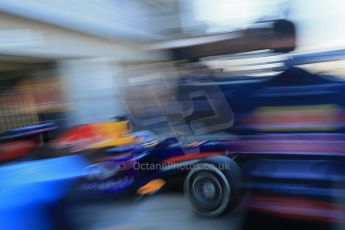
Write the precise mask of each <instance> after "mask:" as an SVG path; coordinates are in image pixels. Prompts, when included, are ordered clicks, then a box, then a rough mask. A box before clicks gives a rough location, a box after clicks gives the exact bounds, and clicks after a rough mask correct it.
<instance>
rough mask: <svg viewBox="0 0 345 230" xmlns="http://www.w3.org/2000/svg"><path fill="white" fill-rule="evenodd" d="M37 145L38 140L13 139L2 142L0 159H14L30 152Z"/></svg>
mask: <svg viewBox="0 0 345 230" xmlns="http://www.w3.org/2000/svg"><path fill="white" fill-rule="evenodd" d="M36 146H37V142H36V141H28V140H22V141H20V140H19V141H12V142H8V143H2V144H0V161H8V160H13V159H16V158H19V157H22V156H25V155H27V154H28V153H30V152H31V151H32V150H33V149H34V148H35V147H36Z"/></svg>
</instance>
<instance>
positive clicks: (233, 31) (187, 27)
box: [0, 0, 345, 229]
mask: <svg viewBox="0 0 345 230" xmlns="http://www.w3.org/2000/svg"><path fill="white" fill-rule="evenodd" d="M277 19H288V20H290V21H292V22H293V23H294V24H295V26H296V47H295V49H294V50H293V51H291V52H289V53H277V52H272V48H274V47H275V46H276V45H275V43H274V41H269V42H268V41H267V40H270V39H269V38H270V36H271V33H272V27H270V23H271V22H272V20H277ZM344 21H345V2H344V1H343V0H327V1H326V0H303V1H297V0H68V1H67V0H59V1H48V0H27V1H19V0H0V132H1V133H3V132H5V131H7V130H10V129H15V128H20V127H24V126H28V125H36V124H40V123H44V122H54V123H55V124H57V126H58V129H56V130H53V131H52V132H51V133H49V135H50V136H51V137H50V138H48V139H51V138H53V137H55V135H56V134H57V133H61V132H62V131H63V130H66V129H68V128H71V127H73V126H75V125H78V124H84V123H95V122H104V121H108V120H111V118H112V117H113V116H115V115H119V114H128V115H129V117H130V119H131V121H132V123H131V125H132V128H133V130H143V129H147V130H151V131H153V132H154V133H156V134H157V135H158V136H159V137H166V136H171V135H179V136H183V137H184V138H189V139H193V138H198V137H200V136H203V137H206V138H207V137H210V136H211V135H214V132H215V131H217V134H216V135H221V136H224V135H227V134H225V133H223V131H224V130H225V129H227V128H229V127H231V125H232V124H233V123H232V122H231V121H230V122H228V119H227V121H226V122H225V121H224V120H223V118H224V117H222V116H218V117H217V119H218V120H217V121H218V123H219V121H220V123H221V125H220V126H219V124H218V123H217V124H213V123H212V121H210V122H209V123H210V124H211V125H210V124H208V126H207V128H204V127H203V125H200V124H194V126H193V124H192V125H190V123H188V119H189V120H195V119H196V118H199V116H201V114H202V116H205V114H206V116H207V114H208V111H207V109H206V111H204V110H203V108H204V107H203V106H200V107H198V108H199V109H200V110H198V112H196V110H195V107H193V108H191V106H190V105H189V104H188V103H184V104H183V105H182V109H181V104H179V103H178V102H179V101H181V100H182V101H183V100H185V99H186V98H185V97H184V95H185V93H184V92H186V91H188V90H190V88H193V87H198V86H200V85H203V87H206V88H203V89H204V90H205V89H206V91H207V89H210V90H211V91H212V95H216V97H217V100H226V99H225V97H226V95H223V94H222V91H221V90H219V88H217V87H216V88H214V87H213V86H214V85H217V86H219V85H222V84H230V85H232V84H234V85H236V84H240V83H246V82H256V81H258V80H261V79H264V78H267V77H270V76H275V75H277V74H279V73H281V72H282V71H283V70H285V68H286V66H287V65H293V66H299V67H302V68H304V69H306V70H309V71H311V72H312V73H317V74H321V73H322V74H327V75H336V76H339V77H340V78H344V76H345V26H344ZM253 31H254V32H253ZM217 42H218V43H217ZM222 42H224V43H222ZM214 43H217V44H218V45H217V46H212V44H214ZM225 43H226V44H227V45H226V46H222V44H225ZM203 44H206V45H203ZM209 44H211V45H209ZM198 45H200V46H199V47H196V48H195V49H193V48H191V49H190V50H188V49H183V48H186V47H193V46H198ZM214 47H216V48H214ZM196 50H198V51H196ZM186 85H187V86H186ZM205 85H206V86H205ZM207 87H210V88H207ZM195 97H198V95H196V96H195ZM216 104H217V103H216ZM220 106H221V105H220ZM211 107H212V106H211ZM222 109H223V113H226V114H227V118H228V114H231V113H232V108H224V107H222ZM224 111H225V112H224ZM229 116H232V115H229ZM186 120H187V121H186ZM203 122H204V121H203ZM207 122H208V121H206V123H207ZM2 210H6V209H2ZM69 216H70V217H71V219H72V221H71V223H70V224H71V226H72V227H71V229H163V228H165V229H191V228H199V229H209V228H211V227H213V228H218V229H241V226H242V225H241V223H242V220H243V216H244V215H243V213H242V212H241V210H239V211H237V212H235V213H233V214H231V215H227V216H225V217H222V218H219V219H214V220H210V219H203V218H199V217H196V216H194V215H193V214H192V213H191V212H190V211H189V210H188V207H186V204H185V202H184V199H183V195H182V193H181V192H179V191H178V192H176V191H174V192H171V193H168V194H163V195H162V194H161V195H159V196H157V197H153V198H152V199H151V200H144V201H141V202H140V203H139V204H135V205H133V201H124V200H121V201H120V202H118V201H117V202H113V201H112V202H109V201H107V202H105V203H102V202H96V203H87V204H82V205H79V206H76V207H74V208H72V209H70V210H69ZM62 229H63V228H62Z"/></svg>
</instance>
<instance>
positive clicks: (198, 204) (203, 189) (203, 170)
mask: <svg viewBox="0 0 345 230" xmlns="http://www.w3.org/2000/svg"><path fill="white" fill-rule="evenodd" d="M243 184H244V180H243V175H242V170H241V168H240V167H239V166H238V165H237V163H236V162H234V161H233V160H232V159H230V158H228V157H225V156H216V157H211V158H207V159H204V160H201V161H200V162H198V163H197V164H195V165H194V167H193V169H192V170H191V171H190V172H189V174H188V176H187V178H186V180H185V186H184V187H185V195H186V197H187V199H188V201H189V203H190V204H191V206H192V208H193V210H194V211H195V212H196V213H197V214H199V215H202V216H208V217H216V216H220V215H222V214H224V213H227V212H229V211H230V210H232V209H233V208H234V207H235V206H236V205H237V204H238V202H239V200H240V198H241V197H242V194H243Z"/></svg>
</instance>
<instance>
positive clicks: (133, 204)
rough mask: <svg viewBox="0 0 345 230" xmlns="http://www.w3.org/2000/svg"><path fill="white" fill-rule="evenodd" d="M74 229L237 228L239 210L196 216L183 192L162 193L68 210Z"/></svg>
mask: <svg viewBox="0 0 345 230" xmlns="http://www.w3.org/2000/svg"><path fill="white" fill-rule="evenodd" d="M68 214H69V216H70V217H73V218H72V226H73V229H83V230H84V229H87V230H89V229H90V230H91V229H101V230H108V229H109V230H110V229H111V230H156V229H157V230H159V229H165V230H170V229H171V230H184V229H186V230H187V229H196V230H203V229H205V230H206V229H217V230H222V229H235V230H236V229H240V225H241V219H242V218H241V216H242V215H241V211H240V210H236V211H234V212H233V213H231V214H228V215H225V216H222V217H220V218H212V219H211V218H203V217H200V216H197V215H195V214H194V213H193V212H192V211H191V209H190V207H189V205H188V203H187V201H186V200H185V198H184V196H183V194H182V193H171V192H169V193H161V194H157V195H154V196H151V197H147V198H144V199H141V200H139V201H134V200H128V199H126V200H124V199H122V200H103V201H98V202H88V203H83V204H79V205H77V206H75V207H74V208H72V209H70V210H69V213H68Z"/></svg>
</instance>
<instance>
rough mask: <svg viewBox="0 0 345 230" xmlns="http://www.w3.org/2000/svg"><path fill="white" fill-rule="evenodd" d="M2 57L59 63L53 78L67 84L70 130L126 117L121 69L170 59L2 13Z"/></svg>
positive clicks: (125, 43) (136, 46) (132, 45)
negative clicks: (132, 63) (128, 63)
mask: <svg viewBox="0 0 345 230" xmlns="http://www.w3.org/2000/svg"><path fill="white" fill-rule="evenodd" d="M0 55H15V56H24V57H35V58H46V59H49V60H51V61H54V62H55V63H56V69H55V70H54V72H56V75H57V76H59V77H61V78H62V81H63V84H64V100H65V102H66V103H67V104H68V106H67V107H68V111H67V113H66V114H67V125H68V126H72V125H75V124H80V123H88V122H97V121H105V120H107V119H109V117H110V116H113V115H116V114H122V113H126V111H125V106H123V104H122V102H121V97H120V95H119V92H118V90H117V86H116V82H117V80H116V79H117V74H119V73H121V71H122V69H121V64H120V63H123V62H126V61H133V60H134V61H141V62H145V61H158V60H164V59H166V57H167V55H166V54H165V53H162V52H145V51H143V50H142V48H141V44H140V43H131V42H128V41H123V40H120V39H119V40H116V39H112V40H109V39H105V38H101V37H97V36H93V35H89V34H85V33H81V32H77V31H73V30H69V29H65V28H61V27H57V26H53V25H49V24H45V23H41V22H37V21H33V20H29V19H26V18H20V17H17V16H13V15H10V14H5V13H0Z"/></svg>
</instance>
